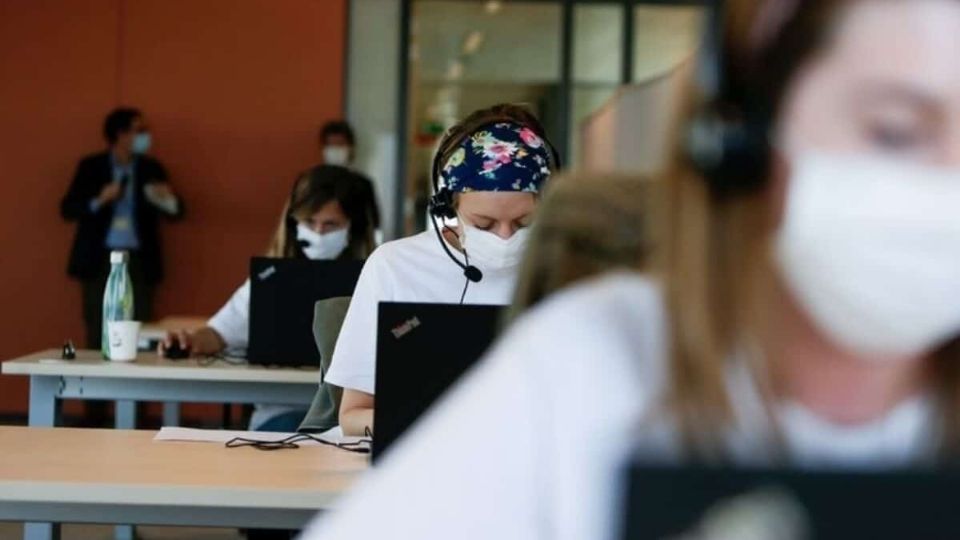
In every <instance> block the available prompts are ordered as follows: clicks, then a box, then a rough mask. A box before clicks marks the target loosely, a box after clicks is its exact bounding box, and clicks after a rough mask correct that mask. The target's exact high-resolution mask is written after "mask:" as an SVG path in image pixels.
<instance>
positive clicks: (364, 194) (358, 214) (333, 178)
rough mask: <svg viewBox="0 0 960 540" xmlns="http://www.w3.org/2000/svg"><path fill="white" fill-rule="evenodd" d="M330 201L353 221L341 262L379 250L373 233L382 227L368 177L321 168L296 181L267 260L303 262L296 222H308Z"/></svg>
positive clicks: (349, 171) (338, 169) (336, 169)
mask: <svg viewBox="0 0 960 540" xmlns="http://www.w3.org/2000/svg"><path fill="white" fill-rule="evenodd" d="M331 201H336V202H337V203H338V204H339V205H340V208H341V209H343V212H344V214H346V216H347V219H349V220H350V231H349V243H348V244H347V248H346V249H345V250H344V251H343V253H342V254H341V255H340V257H339V258H340V259H358V260H362V259H366V258H367V257H368V256H369V255H370V253H371V252H373V249H374V248H375V247H376V244H375V241H374V232H375V231H376V229H377V228H378V227H379V226H380V209H379V207H378V206H377V200H376V196H375V195H374V191H373V184H372V183H371V181H370V179H369V178H367V177H366V176H363V175H362V174H359V173H356V172H354V171H351V170H350V169H347V168H345V167H338V166H335V165H318V166H316V167H313V168H311V169H309V170H307V171H305V172H303V173H302V174H300V175H299V176H298V177H297V180H296V181H295V182H294V186H293V189H292V190H291V195H290V197H289V198H288V199H287V201H286V202H285V203H284V205H283V211H282V212H281V214H280V222H279V223H278V224H277V229H276V232H275V233H274V235H273V239H272V240H271V242H270V246H269V247H268V248H267V256H268V257H285V258H303V257H304V254H303V251H302V250H301V249H300V246H299V244H298V243H297V234H296V227H297V222H298V221H303V220H307V219H309V218H310V216H311V215H313V214H314V213H316V212H317V211H318V210H320V208H322V207H323V206H324V205H325V204H327V203H329V202H331Z"/></svg>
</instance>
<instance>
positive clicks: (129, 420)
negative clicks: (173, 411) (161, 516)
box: [113, 399, 137, 540]
mask: <svg viewBox="0 0 960 540" xmlns="http://www.w3.org/2000/svg"><path fill="white" fill-rule="evenodd" d="M115 407H116V408H115V409H114V412H113V415H114V427H115V428H117V429H136V428H137V402H136V401H133V400H129V399H122V400H117V401H116V404H115ZM113 538H114V540H134V539H135V538H136V530H135V528H134V526H133V525H117V526H116V527H114V528H113Z"/></svg>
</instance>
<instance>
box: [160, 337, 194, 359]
mask: <svg viewBox="0 0 960 540" xmlns="http://www.w3.org/2000/svg"><path fill="white" fill-rule="evenodd" d="M163 357H164V358H167V359H169V360H183V359H184V358H190V349H185V348H183V347H182V346H180V342H179V341H177V340H174V341H173V343H171V344H170V346H169V347H165V348H164V349H163Z"/></svg>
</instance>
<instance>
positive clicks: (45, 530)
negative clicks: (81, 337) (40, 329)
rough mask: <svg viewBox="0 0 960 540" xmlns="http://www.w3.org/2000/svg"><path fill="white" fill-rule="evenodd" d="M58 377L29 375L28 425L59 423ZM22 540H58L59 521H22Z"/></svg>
mask: <svg viewBox="0 0 960 540" xmlns="http://www.w3.org/2000/svg"><path fill="white" fill-rule="evenodd" d="M59 390H60V378H59V377H43V376H39V375H34V376H31V377H30V410H29V413H28V415H29V424H30V427H54V426H56V425H57V424H59V423H60V408H61V403H60V400H59V399H57V393H58V392H59ZM23 538H24V540H60V524H59V523H24V524H23Z"/></svg>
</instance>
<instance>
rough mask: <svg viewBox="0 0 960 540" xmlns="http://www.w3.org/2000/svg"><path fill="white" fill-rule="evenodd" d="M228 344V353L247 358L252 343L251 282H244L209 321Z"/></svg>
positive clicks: (208, 323) (210, 325)
mask: <svg viewBox="0 0 960 540" xmlns="http://www.w3.org/2000/svg"><path fill="white" fill-rule="evenodd" d="M207 326H209V327H210V328H213V329H214V330H216V331H217V333H218V334H220V337H221V338H223V342H224V343H226V344H227V353H228V354H236V355H237V356H246V352H247V344H248V343H249V341H250V280H249V279H248V280H246V281H244V282H243V285H241V286H240V288H238V289H237V290H236V292H234V293H233V296H231V297H230V299H229V300H227V303H226V304H224V305H223V307H222V308H220V311H218V312H217V313H216V315H214V316H213V317H211V318H210V320H209V321H207Z"/></svg>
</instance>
